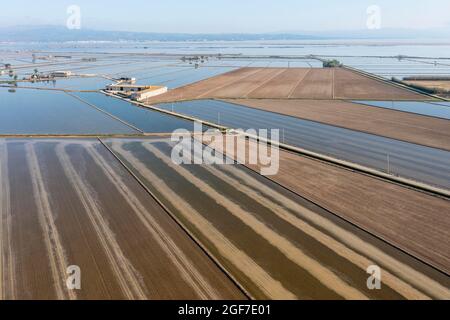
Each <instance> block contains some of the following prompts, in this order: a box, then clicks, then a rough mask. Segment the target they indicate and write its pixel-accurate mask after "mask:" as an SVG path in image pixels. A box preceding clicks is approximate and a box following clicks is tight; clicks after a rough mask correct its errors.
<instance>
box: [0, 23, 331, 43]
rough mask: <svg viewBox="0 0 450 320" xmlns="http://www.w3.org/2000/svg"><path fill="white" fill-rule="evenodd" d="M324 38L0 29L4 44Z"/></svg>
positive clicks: (63, 28)
mask: <svg viewBox="0 0 450 320" xmlns="http://www.w3.org/2000/svg"><path fill="white" fill-rule="evenodd" d="M313 39H322V37H317V36H308V35H301V34H288V33H286V34H282V33H276V34H275V33H274V34H187V33H151V32H126V31H103V30H91V29H80V30H70V29H67V28H65V27H60V26H19V27H8V28H0V41H3V42H33V41H34V42H65V41H250V40H313Z"/></svg>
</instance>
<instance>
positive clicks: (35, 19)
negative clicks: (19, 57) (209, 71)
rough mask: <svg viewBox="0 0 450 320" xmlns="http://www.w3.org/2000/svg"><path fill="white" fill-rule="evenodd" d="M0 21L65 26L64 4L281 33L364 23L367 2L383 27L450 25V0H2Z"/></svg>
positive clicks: (124, 21) (114, 19)
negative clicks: (378, 14) (376, 9)
mask: <svg viewBox="0 0 450 320" xmlns="http://www.w3.org/2000/svg"><path fill="white" fill-rule="evenodd" d="M4 2H5V3H3V4H2V7H1V10H0V26H12V25H24V24H60V25H65V22H66V19H67V17H68V15H67V13H66V10H67V7H68V6H69V5H78V6H79V7H80V8H81V18H82V20H81V22H82V27H84V28H91V29H105V30H125V31H146V32H192V33H198V32H206V33H218V32H243V33H246V32H249V33H257V32H283V31H328V30H354V29H364V28H365V27H366V20H367V14H366V10H367V7H368V6H370V5H378V6H379V7H380V8H381V13H382V15H381V18H382V20H381V21H382V24H381V26H382V27H383V28H421V29H425V28H441V27H450V1H449V0H427V1H417V0H414V1H412V0H374V1H366V0H341V1H338V0H305V1H304V0H278V1H275V0H239V1H236V0H190V1H185V0H159V1H153V0H129V1H124V0H122V1H116V0H109V1H106V0H71V1H67V0H38V1H35V0H26V1H25V0H5V1H4Z"/></svg>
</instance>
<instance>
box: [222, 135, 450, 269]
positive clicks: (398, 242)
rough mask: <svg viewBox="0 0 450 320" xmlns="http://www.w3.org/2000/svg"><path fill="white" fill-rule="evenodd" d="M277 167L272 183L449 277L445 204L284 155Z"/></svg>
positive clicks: (449, 208)
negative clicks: (278, 168)
mask: <svg viewBox="0 0 450 320" xmlns="http://www.w3.org/2000/svg"><path fill="white" fill-rule="evenodd" d="M250 145H251V147H250V148H251V149H255V148H256V143H250ZM217 150H223V148H221V147H220V146H217ZM247 151H248V149H247ZM279 166H280V170H279V172H278V173H277V174H276V175H274V176H271V177H270V179H271V180H273V181H275V182H277V183H279V184H281V185H283V186H285V187H286V188H288V189H290V190H292V191H294V192H296V193H298V194H300V195H302V196H304V197H305V198H306V199H309V200H311V201H313V202H314V203H316V204H318V205H320V206H321V207H323V208H326V209H328V210H330V211H331V212H333V213H335V214H337V215H339V216H341V217H343V218H345V219H346V220H349V221H351V222H353V223H355V224H357V225H358V226H361V227H362V228H363V229H365V230H367V231H369V232H371V233H373V234H375V235H377V236H379V237H381V238H383V239H385V240H386V241H388V242H389V243H392V244H393V245H395V246H397V247H399V248H402V249H404V250H406V251H407V252H409V253H410V254H412V255H414V256H416V257H418V258H420V259H422V260H423V261H426V262H428V263H430V264H432V265H434V266H436V267H438V268H440V269H441V270H443V271H444V272H447V273H450V218H449V215H448V213H449V212H450V201H448V200H444V199H441V198H438V197H434V196H430V195H427V194H424V193H422V192H418V191H414V190H411V189H408V188H404V187H401V186H399V185H396V184H393V183H389V182H385V181H383V180H380V179H377V178H372V177H369V176H367V175H363V174H360V173H357V172H353V171H350V170H346V169H342V168H339V167H337V166H334V165H329V164H326V163H324V162H321V161H318V160H313V159H310V158H307V157H303V156H299V155H297V154H293V153H290V152H287V151H281V150H280V162H279ZM249 167H250V168H252V169H254V170H257V171H259V166H257V165H249Z"/></svg>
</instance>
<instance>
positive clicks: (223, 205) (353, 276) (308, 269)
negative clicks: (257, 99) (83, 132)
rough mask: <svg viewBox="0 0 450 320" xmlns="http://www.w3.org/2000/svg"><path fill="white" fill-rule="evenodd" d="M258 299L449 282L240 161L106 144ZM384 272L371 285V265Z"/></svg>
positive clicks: (412, 292)
mask: <svg viewBox="0 0 450 320" xmlns="http://www.w3.org/2000/svg"><path fill="white" fill-rule="evenodd" d="M105 141H106V143H107V145H108V146H109V147H110V148H111V149H112V150H113V152H114V153H115V154H116V155H117V156H118V157H119V158H120V159H121V160H122V161H123V162H124V164H125V165H126V166H127V167H129V168H130V169H131V170H132V172H133V173H134V174H136V176H137V177H138V178H139V179H140V180H141V181H142V182H143V183H144V184H145V186H146V187H147V188H148V189H149V190H150V192H151V193H153V194H154V195H155V196H156V197H157V198H158V199H159V200H160V201H161V202H162V203H163V204H164V206H165V207H167V208H168V210H169V211H170V212H171V213H172V214H174V215H175V216H176V218H177V219H178V220H179V221H180V222H181V224H182V225H184V226H185V228H187V229H188V230H189V231H190V232H191V233H192V234H193V235H194V236H195V238H197V239H198V240H199V241H200V243H202V244H203V245H204V246H205V247H206V248H207V250H208V251H209V252H210V253H211V254H212V255H213V256H214V257H216V259H217V260H218V261H219V262H220V264H221V265H223V266H224V268H225V269H226V270H228V272H230V273H231V274H232V275H233V276H234V277H235V279H237V280H238V282H239V283H240V284H241V285H242V286H243V287H244V288H245V289H246V290H247V291H248V292H249V293H250V294H251V295H252V296H253V297H255V298H260V299H267V298H270V299H344V298H345V299H367V298H372V299H402V298H408V299H426V298H430V297H438V296H439V297H445V298H448V297H449V295H450V290H449V289H448V288H449V285H450V282H449V281H450V280H449V278H448V277H447V276H446V275H444V274H441V273H440V272H438V271H436V270H435V269H432V268H430V267H428V266H426V265H424V264H422V263H420V262H419V261H418V260H415V259H414V258H412V257H410V256H408V255H406V254H404V253H402V252H400V251H399V250H397V249H395V248H393V247H391V246H389V245H387V244H386V243H385V242H382V241H380V240H378V239H376V238H374V237H372V236H370V235H369V234H367V233H365V232H363V231H361V230H360V229H357V228H356V227H354V226H353V225H350V224H349V223H346V222H344V221H343V220H341V219H339V218H337V217H336V216H335V215H333V214H331V213H330V212H327V211H325V210H323V209H321V208H319V207H317V206H315V205H314V204H312V203H311V202H309V201H307V200H305V199H303V198H301V197H299V196H297V195H295V194H293V193H291V192H289V191H287V190H286V189H284V188H282V187H280V186H278V185H276V184H275V183H273V182H271V181H270V180H268V179H266V178H264V177H261V176H260V175H258V174H257V173H255V172H253V171H250V170H249V169H247V168H245V167H243V166H240V165H221V166H218V165H195V166H194V165H175V164H174V163H173V162H172V159H171V150H172V145H171V143H170V142H169V140H168V139H147V140H134V139H111V140H105ZM373 264H375V265H378V266H380V267H381V268H382V270H383V275H384V280H383V287H382V289H381V290H368V288H367V286H366V280H367V277H366V269H367V267H368V266H370V265H373Z"/></svg>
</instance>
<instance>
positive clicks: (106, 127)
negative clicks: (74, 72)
mask: <svg viewBox="0 0 450 320" xmlns="http://www.w3.org/2000/svg"><path fill="white" fill-rule="evenodd" d="M11 90H12V89H9V90H8V89H7V88H0V100H1V103H0V134H3V135H6V134H11V135H25V134H42V135H51V134H67V135H69V134H137V133H139V132H138V131H136V130H134V129H133V128H131V127H129V126H127V125H125V124H123V123H121V122H120V121H118V120H116V119H113V118H112V117H110V116H108V115H106V114H104V113H102V112H99V111H98V110H96V109H94V108H92V107H91V106H89V105H87V104H85V103H83V102H81V101H79V100H77V99H75V98H74V97H71V96H70V95H68V94H66V93H64V92H61V91H43V90H34V89H15V92H10V91H11Z"/></svg>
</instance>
